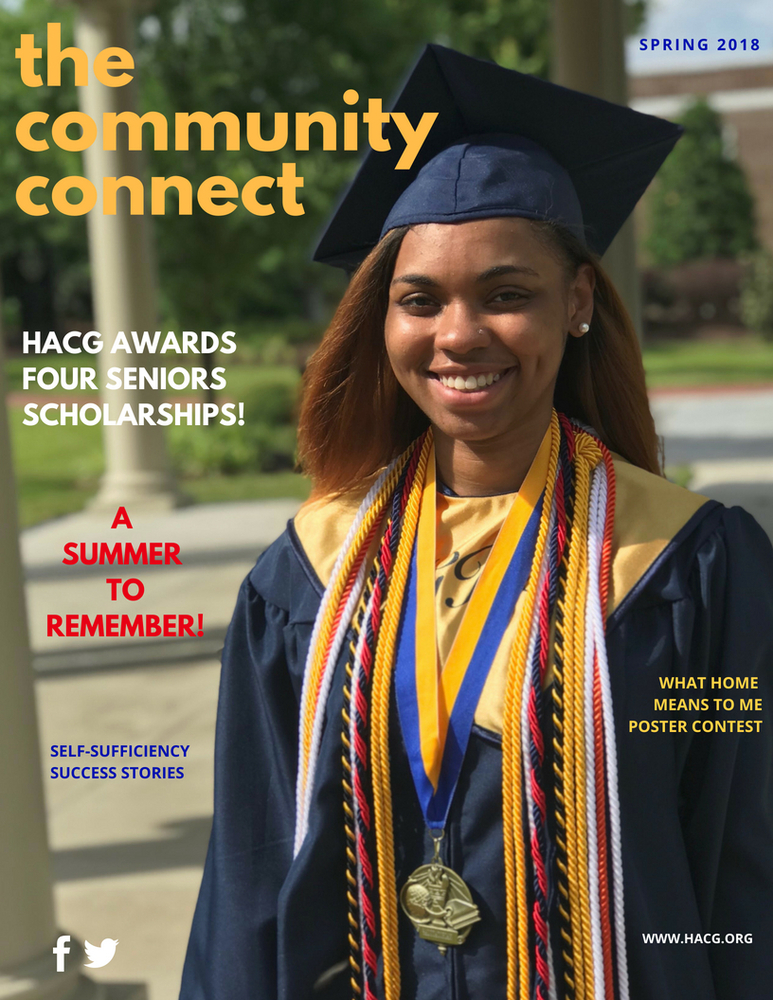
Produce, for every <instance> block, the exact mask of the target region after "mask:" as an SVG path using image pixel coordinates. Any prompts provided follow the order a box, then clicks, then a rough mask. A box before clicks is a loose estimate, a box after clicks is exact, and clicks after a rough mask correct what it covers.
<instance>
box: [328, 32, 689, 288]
mask: <svg viewBox="0 0 773 1000" xmlns="http://www.w3.org/2000/svg"><path fill="white" fill-rule="evenodd" d="M392 110H393V111H398V112H404V113H405V114H407V116H408V118H409V120H410V121H411V122H412V123H413V124H414V125H416V124H417V122H418V121H419V120H420V119H421V116H422V114H424V112H427V111H430V112H432V111H436V112H438V117H437V119H436V120H435V123H434V125H433V126H432V128H431V129H430V131H429V134H428V136H427V138H426V140H425V142H424V144H423V146H422V147H421V149H420V150H419V153H418V155H417V157H416V159H415V161H414V163H413V164H412V166H411V167H410V168H409V169H408V170H395V164H396V163H397V161H398V159H399V157H400V155H401V152H402V149H403V141H402V139H401V137H400V135H399V133H398V130H397V128H396V127H395V125H394V123H393V122H391V121H390V122H389V123H388V124H387V125H385V126H384V131H383V134H384V138H386V139H389V140H390V144H391V148H390V149H389V150H387V151H386V152H375V151H373V150H371V151H370V152H369V153H368V155H367V156H366V157H365V159H364V161H363V163H362V166H361V167H360V169H359V171H358V173H357V175H356V177H355V178H354V180H353V181H352V183H351V185H350V186H349V188H348V190H347V191H346V193H345V194H344V197H343V199H342V201H341V203H340V205H339V206H338V209H337V211H336V212H335V214H334V215H333V218H332V219H331V221H330V223H329V225H328V227H327V229H326V231H325V233H324V235H323V236H322V239H321V240H320V242H319V245H318V246H317V249H316V252H315V254H314V260H317V261H321V262H323V263H325V264H332V265H334V266H337V267H343V268H346V269H347V270H352V269H354V268H355V267H356V266H357V265H358V264H360V263H361V261H362V260H363V259H364V258H365V257H366V255H367V254H368V252H369V251H370V250H371V249H372V248H373V247H374V246H375V245H376V243H377V242H378V241H379V239H380V238H381V237H382V236H383V235H384V234H385V233H387V232H388V231H389V230H390V229H394V228H395V227H396V226H402V225H411V224H417V223H422V222H462V221H464V220H466V219H480V218H492V217H495V216H503V215H515V216H523V217H525V218H531V219H543V220H553V221H555V222H558V223H560V224H562V225H564V226H566V227H567V228H568V229H570V230H571V231H572V232H574V233H575V234H576V235H577V236H578V237H579V238H580V239H581V240H582V241H583V242H584V243H586V244H587V245H588V246H589V247H590V249H591V250H593V251H595V252H596V253H598V254H603V253H604V251H605V250H606V249H607V247H608V246H609V244H610V243H611V242H612V240H613V238H614V236H615V234H616V233H617V231H618V230H619V229H620V227H621V226H622V224H623V223H624V222H625V220H626V219H627V218H628V216H629V215H630V213H631V212H632V211H633V208H634V206H635V204H636V202H637V201H638V200H639V198H640V197H641V196H642V194H643V193H644V191H645V189H646V187H647V185H648V184H649V183H650V181H651V180H652V178H653V177H654V176H655V174H656V173H657V171H658V168H659V167H660V165H661V163H662V162H663V161H664V160H665V158H666V156H668V154H669V153H670V151H671V150H672V148H673V147H674V145H675V143H676V141H677V139H678V138H679V136H680V135H681V133H682V128H681V126H679V125H675V124H673V123H672V122H668V121H664V120H663V119H661V118H655V117H653V116H652V115H644V114H641V113H640V112H638V111H633V110H631V109H630V108H627V107H623V106H622V105H618V104H612V103H610V102H609V101H604V100H601V99H600V98H598V97H592V96H590V95H588V94H581V93H580V92H579V91H575V90H568V89H567V88H566V87H559V86H558V85H557V84H554V83H549V82H547V81H545V80H542V79H540V78H539V77H535V76H529V75H528V74H525V73H518V72H516V71H515V70H510V69H505V68H503V67H502V66H498V65H497V64H496V63H493V62H485V61H484V60H481V59H475V58H473V57H472V56H466V55H463V54H462V53H460V52H455V51H454V50H452V49H447V48H444V47H443V46H442V45H427V47H426V48H425V49H424V52H423V53H422V54H421V56H420V58H419V60H418V62H417V63H416V65H415V66H414V68H413V71H412V72H411V74H410V76H409V77H408V80H407V82H406V83H405V86H404V87H403V89H402V92H401V93H400V95H399V97H398V98H397V100H396V101H395V104H394V107H393V109H392Z"/></svg>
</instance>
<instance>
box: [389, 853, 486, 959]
mask: <svg viewBox="0 0 773 1000" xmlns="http://www.w3.org/2000/svg"><path fill="white" fill-rule="evenodd" d="M433 839H434V841H435V854H434V856H433V858H432V861H431V862H430V863H429V864H428V865H422V866H421V868H417V869H416V871H415V872H413V874H411V875H410V876H409V877H408V881H407V882H406V883H405V885H404V886H403V889H402V892H401V893H400V904H401V905H402V908H403V910H404V911H405V913H406V914H407V916H408V918H409V919H410V921H411V923H412V924H413V926H414V927H415V928H416V930H417V931H418V933H419V937H420V938H423V939H424V940H425V941H432V942H434V943H435V944H436V945H437V946H438V948H439V949H440V952H441V954H443V955H445V953H446V951H447V950H448V945H450V944H451V945H459V944H464V942H465V941H466V940H467V935H468V934H469V933H470V928H471V927H472V925H473V924H475V923H477V922H478V921H479V920H480V911H479V910H478V907H477V906H476V905H475V903H473V901H472V894H471V893H470V890H469V889H468V888H467V885H466V883H465V881H464V879H462V878H461V877H460V876H459V875H457V874H456V872H455V871H453V869H451V868H446V866H445V865H444V864H442V862H441V861H440V841H441V840H442V839H443V838H442V836H441V837H433Z"/></svg>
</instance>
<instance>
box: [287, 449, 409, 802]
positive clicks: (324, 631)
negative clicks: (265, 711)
mask: <svg viewBox="0 0 773 1000" xmlns="http://www.w3.org/2000/svg"><path fill="white" fill-rule="evenodd" d="M403 458H405V456H403ZM402 466H403V461H402V460H401V461H400V462H398V463H396V465H395V467H394V468H393V469H392V471H391V473H390V474H389V476H388V477H387V478H386V480H385V481H384V483H383V484H382V486H381V489H380V490H379V491H378V495H377V496H376V499H375V500H374V501H373V503H372V504H371V506H370V508H369V509H368V511H367V513H366V514H365V517H364V518H363V521H362V523H361V525H360V527H359V529H358V531H357V534H356V536H355V538H354V539H353V541H352V544H351V545H350V546H349V551H348V552H347V554H346V559H345V561H344V564H343V566H342V567H341V571H340V572H339V574H338V578H337V580H336V585H335V588H334V590H333V593H332V594H331V596H330V601H329V602H328V606H327V609H326V611H325V617H324V619H323V621H322V625H321V628H320V637H319V640H318V641H317V644H316V648H315V650H314V659H313V661H312V665H311V672H310V682H309V691H310V697H311V698H312V699H314V700H315V701H316V698H317V697H318V690H319V685H320V681H321V678H322V673H323V671H324V666H325V658H326V655H327V646H328V641H329V638H330V636H331V632H332V628H333V622H334V621H335V617H336V613H337V611H338V608H339V606H340V602H341V597H342V595H343V592H344V588H345V586H346V582H347V580H348V578H349V574H350V572H351V568H352V566H353V565H354V563H355V560H356V559H357V556H358V555H359V552H360V549H361V547H362V544H363V542H364V541H365V539H366V538H367V537H368V534H369V532H370V530H371V528H372V527H373V525H374V524H375V523H376V521H377V520H378V519H379V518H380V517H381V516H382V514H383V512H384V506H385V504H386V502H387V500H388V499H389V497H390V496H391V495H392V493H393V492H394V489H395V486H396V485H397V480H398V478H399V476H400V471H401V468H402ZM314 714H315V713H314V712H305V713H304V718H303V723H302V724H303V752H302V760H301V763H300V768H301V775H302V781H303V785H304V786H305V785H306V783H307V782H308V779H309V774H308V764H309V757H310V753H311V743H312V733H313V730H314Z"/></svg>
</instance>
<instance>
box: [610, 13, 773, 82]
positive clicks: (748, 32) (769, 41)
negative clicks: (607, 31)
mask: <svg viewBox="0 0 773 1000" xmlns="http://www.w3.org/2000/svg"><path fill="white" fill-rule="evenodd" d="M641 35H642V36H644V37H646V38H648V39H651V38H660V39H663V38H672V39H674V38H680V39H681V38H695V39H696V40H697V39H699V38H706V39H708V41H709V46H710V51H708V52H698V51H697V50H696V51H695V52H687V53H684V54H683V53H682V52H670V53H669V52H666V53H663V52H657V51H656V52H652V51H647V52H641V51H639V47H638V41H637V39H631V40H629V42H628V52H627V59H628V69H629V71H633V72H646V71H647V70H649V69H652V70H653V71H654V70H658V71H662V70H664V69H668V67H669V66H673V67H674V68H680V69H681V68H683V67H684V66H685V65H696V66H702V65H707V64H709V63H710V64H712V65H721V64H722V63H723V62H726V63H733V64H738V63H743V62H744V61H747V62H749V61H751V60H752V59H753V60H754V61H757V62H759V61H760V60H761V59H765V56H766V55H767V56H768V59H769V61H773V2H771V0H734V2H733V3H728V2H727V0H650V4H649V15H648V17H647V21H646V22H645V25H644V28H643V30H642V32H641ZM719 38H725V39H729V38H735V39H737V40H739V41H740V39H742V38H746V39H747V44H748V41H749V40H751V39H752V38H758V39H759V41H760V50H759V52H757V53H751V52H748V50H747V53H744V52H743V51H739V50H736V51H735V52H725V53H724V54H723V53H720V52H717V51H716V48H717V39H719Z"/></svg>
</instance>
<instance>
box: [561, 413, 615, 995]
mask: <svg viewBox="0 0 773 1000" xmlns="http://www.w3.org/2000/svg"><path fill="white" fill-rule="evenodd" d="M575 449H576V450H575V458H574V505H573V512H572V527H571V535H570V541H569V552H568V557H567V561H566V577H565V581H564V585H563V587H561V588H560V589H559V601H558V603H559V609H558V610H559V618H558V621H557V627H556V669H555V677H556V682H557V691H556V693H555V698H554V715H553V720H554V728H555V730H556V732H557V734H558V740H559V741H560V744H559V745H556V744H555V743H554V746H555V748H556V754H557V759H556V765H557V766H556V772H557V774H556V777H557V778H558V780H559V784H560V786H561V788H560V791H559V789H558V788H557V789H556V820H557V835H558V836H557V840H558V843H557V846H558V848H559V855H558V859H557V863H558V870H559V886H558V888H559V893H560V895H561V897H562V898H561V899H560V900H559V914H560V916H561V918H562V920H563V921H566V918H567V916H568V925H569V928H570V930H569V933H567V932H566V930H565V929H564V928H563V927H562V938H563V940H564V943H565V944H566V945H568V947H569V952H567V951H566V950H564V961H565V964H566V965H568V966H569V970H570V971H569V972H567V971H566V970H565V980H566V984H567V986H568V987H569V988H570V990H571V991H573V993H574V996H575V997H576V998H577V1000H594V998H595V985H594V963H593V950H592V941H591V918H590V903H589V899H590V894H589V886H588V827H587V814H586V789H585V722H584V720H585V716H584V700H583V676H584V668H585V662H584V660H585V642H586V638H587V637H586V635H585V620H586V619H585V615H586V600H587V559H588V542H587V540H588V515H589V507H590V486H591V473H592V471H593V469H594V468H595V467H596V466H597V465H598V464H599V462H600V461H602V460H603V456H602V453H601V450H600V449H599V447H598V445H597V444H596V443H595V441H594V440H593V439H592V438H591V437H590V436H589V435H586V434H583V433H582V432H580V433H578V434H576V436H575ZM561 590H563V593H561ZM561 710H563V711H562V712H561ZM559 714H561V715H562V718H561V719H560V720H559V718H558V716H559ZM558 827H561V830H559V829H558ZM562 833H563V835H564V839H562V836H561V834H562ZM567 904H568V913H567Z"/></svg>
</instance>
